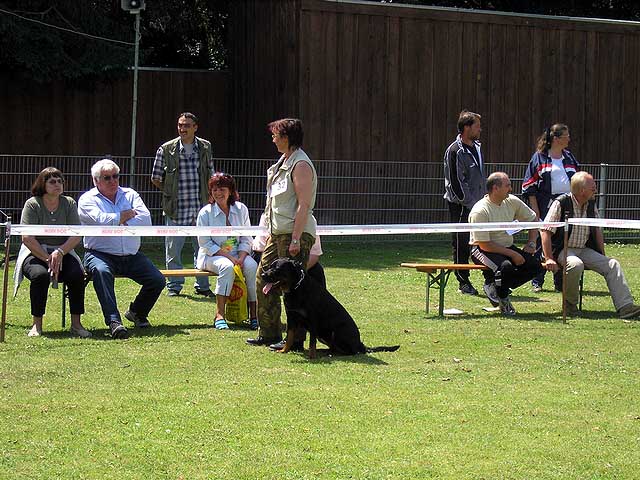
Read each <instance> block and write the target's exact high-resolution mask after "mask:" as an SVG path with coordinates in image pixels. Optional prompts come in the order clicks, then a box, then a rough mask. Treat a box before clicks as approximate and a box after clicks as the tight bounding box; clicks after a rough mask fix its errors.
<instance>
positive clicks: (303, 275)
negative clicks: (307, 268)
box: [293, 268, 306, 290]
mask: <svg viewBox="0 0 640 480" xmlns="http://www.w3.org/2000/svg"><path fill="white" fill-rule="evenodd" d="M305 275H306V274H305V273H304V269H302V268H301V269H300V280H298V283H296V286H295V287H293V290H296V289H297V288H298V287H299V286H300V284H301V283H302V281H303V280H304V277H305Z"/></svg>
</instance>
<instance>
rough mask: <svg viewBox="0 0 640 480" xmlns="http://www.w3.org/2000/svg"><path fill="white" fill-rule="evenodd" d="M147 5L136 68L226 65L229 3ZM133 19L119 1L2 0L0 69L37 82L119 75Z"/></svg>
mask: <svg viewBox="0 0 640 480" xmlns="http://www.w3.org/2000/svg"><path fill="white" fill-rule="evenodd" d="M146 4H147V8H146V10H144V11H142V13H141V16H140V22H141V26H140V32H141V35H140V65H144V66H157V67H178V68H202V69H220V68H224V67H225V66H226V41H225V40H226V39H225V37H226V25H227V18H228V13H227V12H228V0H147V2H146ZM134 20H135V17H134V15H131V14H130V13H128V12H125V11H123V10H122V9H121V7H120V0H82V1H78V0H0V68H1V69H2V71H4V72H14V73H17V74H19V75H21V76H23V77H26V78H30V79H35V80H37V81H41V82H47V81H50V80H54V79H60V78H64V79H87V78H90V77H95V78H103V77H105V76H108V75H113V74H117V73H118V72H123V71H125V70H126V69H127V68H129V67H130V66H131V65H132V64H133V59H134V41H135V33H134ZM97 37H99V38H97Z"/></svg>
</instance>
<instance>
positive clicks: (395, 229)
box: [2, 218, 640, 237]
mask: <svg viewBox="0 0 640 480" xmlns="http://www.w3.org/2000/svg"><path fill="white" fill-rule="evenodd" d="M569 223H570V224H572V225H588V226H597V227H611V228H630V229H640V220H618V219H602V218H599V219H595V218H570V219H569ZM2 225H4V226H6V225H7V224H6V223H4V224H2ZM562 226H564V222H553V223H544V222H504V223H425V224H390V225H324V226H318V227H317V232H318V235H322V236H340V235H388V234H410V233H413V234H416V233H452V232H471V231H484V232H489V231H497V230H507V231H509V232H510V233H515V232H517V231H520V230H530V229H533V228H552V227H553V228H557V227H562ZM10 228H11V235H31V236H36V235H37V236H43V237H46V236H92V237H122V236H128V237H192V236H194V237H195V236H214V237H215V236H220V237H223V236H233V235H251V236H255V235H259V234H261V233H262V232H264V231H265V228H264V227H258V226H252V227H175V226H172V227H169V226H161V225H151V226H147V227H127V226H117V227H115V226H114V227H109V226H104V225H57V226H47V225H23V224H17V225H10Z"/></svg>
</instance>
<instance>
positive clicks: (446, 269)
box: [400, 263, 489, 317]
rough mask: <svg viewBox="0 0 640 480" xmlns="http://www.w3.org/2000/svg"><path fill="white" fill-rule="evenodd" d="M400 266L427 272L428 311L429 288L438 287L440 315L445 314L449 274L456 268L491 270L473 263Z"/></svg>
mask: <svg viewBox="0 0 640 480" xmlns="http://www.w3.org/2000/svg"><path fill="white" fill-rule="evenodd" d="M400 266H402V267H407V268H415V269H416V271H418V272H423V273H426V274H427V288H426V291H427V300H426V312H427V314H428V313H429V290H430V289H431V288H436V289H438V290H439V291H440V296H439V299H438V316H440V317H442V316H444V313H443V312H444V289H445V287H446V286H447V282H448V281H449V275H451V272H453V271H455V270H489V267H487V266H485V265H475V264H472V263H469V264H467V263H401V264H400Z"/></svg>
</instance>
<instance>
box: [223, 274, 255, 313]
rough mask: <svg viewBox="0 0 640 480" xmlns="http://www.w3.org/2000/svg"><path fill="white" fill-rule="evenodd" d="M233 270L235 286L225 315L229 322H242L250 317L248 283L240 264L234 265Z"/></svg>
mask: <svg viewBox="0 0 640 480" xmlns="http://www.w3.org/2000/svg"><path fill="white" fill-rule="evenodd" d="M233 272H234V273H235V274H236V278H235V279H234V280H233V287H231V295H229V299H228V300H227V305H226V307H225V313H224V316H225V319H226V320H227V322H233V323H242V322H244V321H245V320H246V319H247V318H248V317H249V310H248V308H247V284H246V282H245V281H244V275H243V274H242V269H241V268H240V265H234V266H233Z"/></svg>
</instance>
